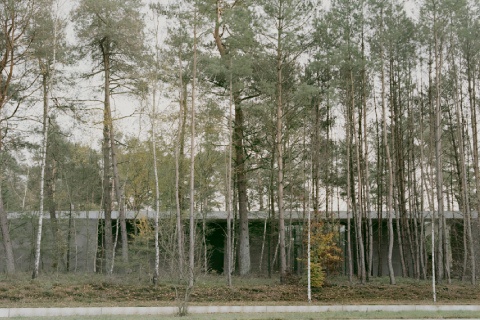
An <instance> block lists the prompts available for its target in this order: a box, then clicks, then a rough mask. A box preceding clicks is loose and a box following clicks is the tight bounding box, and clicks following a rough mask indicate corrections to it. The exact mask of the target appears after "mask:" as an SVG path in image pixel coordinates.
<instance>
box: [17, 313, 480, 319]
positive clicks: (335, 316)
mask: <svg viewBox="0 0 480 320" xmlns="http://www.w3.org/2000/svg"><path fill="white" fill-rule="evenodd" d="M159 318H160V319H162V320H180V319H181V320H316V319H452V318H456V319H478V318H479V314H478V313H475V312H467V311H463V312H418V311H417V312H325V313H288V314H286V313H269V314H265V313H252V314H239V313H231V314H199V315H187V316H184V317H179V316H163V315H162V316H158V315H157V316H102V317H78V316H73V317H68V320H143V319H145V320H153V319H159ZM19 319H20V318H19ZM21 319H23V320H33V319H43V320H44V319H45V318H21ZM50 319H64V318H60V317H58V318H56V317H55V318H50Z"/></svg>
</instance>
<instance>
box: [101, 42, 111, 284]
mask: <svg viewBox="0 0 480 320" xmlns="http://www.w3.org/2000/svg"><path fill="white" fill-rule="evenodd" d="M100 49H101V51H102V55H103V67H104V76H105V79H104V94H105V96H104V109H103V146H102V151H103V210H104V214H105V222H104V239H105V242H104V243H105V246H104V249H105V252H104V256H105V262H106V263H105V270H106V272H107V273H108V274H110V273H111V272H110V270H111V266H112V264H113V234H112V199H111V181H110V180H111V175H110V169H111V168H110V166H111V164H110V137H111V134H110V130H111V124H110V122H111V115H110V57H109V50H108V49H109V45H108V39H106V40H104V42H102V43H101V44H100Z"/></svg>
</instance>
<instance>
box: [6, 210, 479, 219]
mask: <svg viewBox="0 0 480 320" xmlns="http://www.w3.org/2000/svg"><path fill="white" fill-rule="evenodd" d="M174 214H175V213H173V212H160V215H159V217H160V218H165V217H171V216H172V215H174ZM392 214H393V218H396V217H397V216H396V213H395V212H393V213H392ZM433 214H435V217H436V218H437V217H438V213H437V212H433V213H432V211H423V212H422V213H421V215H423V217H424V218H425V219H426V220H430V219H431V218H432V215H433ZM444 215H445V218H446V219H462V218H463V213H462V212H460V211H446V212H445V213H444ZM471 215H472V218H473V219H476V218H478V214H477V212H476V211H472V213H471ZM26 216H31V217H36V216H38V212H9V213H8V218H9V219H15V218H20V217H26ZM70 216H71V217H72V218H80V219H103V218H104V213H103V211H71V212H70V211H58V212H57V217H58V218H61V219H68V218H69V217H70ZM118 216H119V212H118V211H112V219H117V218H118ZM268 216H269V212H268V211H250V212H249V213H248V218H249V220H265V219H268ZM408 216H409V217H411V218H413V217H414V215H413V214H412V215H408ZM126 217H127V219H136V218H137V219H139V218H143V217H146V218H151V219H153V218H154V217H155V211H153V210H152V211H149V210H141V211H138V212H136V211H127V212H126ZM306 217H307V213H305V212H302V211H285V218H286V219H290V218H291V219H294V220H304V219H306ZM311 217H312V218H314V217H315V214H314V213H313V212H311ZM318 217H319V218H320V219H340V220H346V219H348V214H347V211H334V212H329V214H328V215H327V214H326V213H325V212H319V213H318ZM350 217H352V214H351V213H350ZM366 217H371V218H372V219H378V212H377V211H371V212H368V213H367V214H366ZM381 217H382V218H383V219H385V218H388V212H382V213H381ZM43 218H44V219H49V218H50V217H49V213H45V214H44V216H43ZM196 218H197V219H202V218H205V219H208V220H226V219H227V212H226V211H210V212H203V213H202V212H197V213H196ZM418 218H420V215H419V216H418Z"/></svg>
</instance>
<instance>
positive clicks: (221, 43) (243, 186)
mask: <svg viewBox="0 0 480 320" xmlns="http://www.w3.org/2000/svg"><path fill="white" fill-rule="evenodd" d="M248 4H249V2H248V1H245V2H237V1H233V2H231V1H219V0H218V1H215V4H214V6H212V7H210V8H209V9H213V10H212V12H214V13H215V15H214V16H212V17H211V19H212V20H213V23H214V27H213V37H214V40H215V45H216V49H217V51H218V53H219V54H220V59H215V58H214V59H212V60H213V61H211V64H210V66H211V67H210V68H209V69H208V70H206V71H207V73H208V74H210V79H211V81H212V82H213V83H214V84H215V85H217V86H218V87H220V88H224V89H225V90H228V89H229V87H230V81H229V80H228V79H230V77H231V79H232V86H231V87H232V103H233V106H234V110H235V112H234V113H235V115H234V121H233V140H232V142H233V148H234V150H235V161H234V163H235V164H234V165H235V169H234V184H235V189H236V192H237V194H238V196H237V201H238V215H239V228H238V247H237V263H238V273H239V274H240V275H246V274H248V273H249V272H250V269H251V261H250V235H249V229H248V207H247V167H246V164H247V157H246V154H245V145H244V144H245V125H246V124H245V116H244V108H243V104H244V103H245V102H246V101H248V100H251V99H253V98H255V97H257V96H258V93H257V92H256V90H255V88H254V87H253V86H252V72H253V69H252V63H253V61H252V58H253V52H252V48H255V44H256V41H255V39H254V34H253V32H252V28H251V25H252V23H253V20H252V14H251V12H250V11H249V10H248ZM207 7H208V5H207ZM205 11H206V10H205ZM207 12H209V11H207ZM227 28H228V29H229V32H228V33H226V32H224V30H226V29H227ZM219 67H220V68H219Z"/></svg>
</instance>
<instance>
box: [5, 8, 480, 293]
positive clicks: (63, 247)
mask: <svg viewBox="0 0 480 320" xmlns="http://www.w3.org/2000/svg"><path fill="white" fill-rule="evenodd" d="M479 14H480V5H479V3H478V2H477V1H470V0H455V1H453V0H421V1H402V0H392V1H383V0H360V1H358V0H330V1H321V0H257V1H251V0H182V1H170V2H169V1H147V0H144V1H142V0H78V1H70V0H35V1H34V0H15V1H11V0H1V1H0V33H1V36H0V71H1V77H0V155H1V161H0V188H1V190H0V191H1V192H0V228H1V239H2V240H1V241H2V245H3V247H2V253H3V258H2V260H3V261H1V262H0V265H1V266H2V270H3V271H4V272H5V273H7V274H14V273H16V272H18V270H19V269H22V270H24V269H25V267H24V266H23V267H22V268H20V266H19V265H18V263H17V262H18V259H19V258H18V254H17V257H16V253H17V251H16V250H18V246H19V245H20V244H19V243H18V241H19V240H18V239H20V237H21V236H23V234H21V233H19V232H18V230H19V229H18V227H17V226H18V224H19V223H20V222H21V221H27V220H28V221H30V222H29V223H31V226H32V228H31V229H30V230H29V232H30V233H32V235H31V236H29V239H31V240H29V241H27V242H28V250H27V251H28V254H29V256H30V257H31V259H30V260H28V261H31V265H29V266H27V269H28V271H29V272H32V277H33V278H36V277H37V276H38V275H39V273H40V272H42V270H45V272H46V271H47V269H48V270H50V269H51V268H50V267H48V268H47V267H46V266H45V264H44V263H43V262H42V261H43V260H42V258H41V257H42V254H43V251H44V250H49V251H50V252H53V253H52V254H51V257H50V260H51V266H52V268H53V269H55V270H57V271H61V272H71V271H72V268H71V261H70V260H71V259H70V250H73V249H72V248H73V247H74V246H72V241H73V240H72V239H71V237H72V234H71V230H72V226H71V220H69V221H66V219H64V218H62V217H63V216H62V215H61V212H70V219H71V218H72V212H73V213H75V212H76V211H87V212H88V211H92V212H93V211H95V212H100V213H101V215H102V217H101V219H98V224H97V229H96V231H95V232H96V234H99V239H98V241H97V242H98V248H97V249H96V256H95V259H96V260H95V261H96V264H97V265H96V269H95V271H96V272H99V273H105V274H112V273H122V272H127V270H132V269H135V268H140V266H141V267H142V268H144V270H147V271H145V272H148V273H151V278H152V279H153V282H154V283H156V282H157V281H158V279H159V277H161V276H164V275H165V273H167V274H170V275H171V274H172V273H175V274H176V275H177V276H178V277H180V278H181V279H188V283H189V285H190V286H193V282H194V279H195V274H196V273H198V272H200V271H199V270H201V271H202V272H208V271H209V266H208V259H207V247H208V245H207V243H206V240H205V239H206V234H207V233H208V226H209V224H207V222H208V219H209V215H211V214H212V213H214V212H224V213H225V218H224V220H225V221H224V226H225V227H224V229H222V230H223V231H222V232H223V233H224V235H225V244H224V249H225V258H224V261H225V264H224V271H223V273H224V275H225V277H226V281H227V283H228V284H230V285H231V276H232V274H238V275H242V276H243V275H248V274H252V273H257V272H258V270H253V268H252V263H253V262H252V260H253V259H256V258H253V257H252V254H251V247H252V243H251V234H250V232H249V228H251V223H250V224H249V219H252V216H251V214H252V212H263V213H264V217H265V229H264V230H263V233H262V234H263V244H262V257H261V258H263V252H264V247H263V245H264V244H265V243H266V240H265V239H266V238H268V239H269V241H268V252H269V255H268V256H267V258H266V259H268V261H269V262H268V266H269V270H268V274H269V275H270V276H271V275H272V271H274V272H277V274H278V275H279V277H280V281H281V282H282V283H284V282H287V281H288V279H289V277H290V276H291V274H292V272H293V263H294V261H293V260H294V259H290V258H289V257H290V254H289V252H290V251H291V250H292V247H291V246H292V241H291V240H290V239H291V238H292V234H291V232H292V230H293V229H294V228H293V225H292V223H294V222H292V212H295V213H296V215H297V217H298V219H297V220H296V222H295V223H297V224H299V225H301V229H302V230H303V231H302V232H304V234H305V236H304V238H305V239H304V243H303V244H302V249H301V250H302V253H303V254H304V255H305V256H306V255H307V253H313V254H314V256H311V257H310V255H309V259H308V260H309V261H310V260H311V261H312V263H313V266H317V268H320V269H321V271H320V272H321V273H325V272H326V273H327V274H328V273H329V272H333V271H332V270H333V269H335V268H332V270H327V269H329V268H327V267H328V266H329V265H330V264H333V262H332V261H337V264H338V260H339V259H338V257H337V254H338V255H341V256H342V259H343V260H344V262H342V263H341V264H343V265H344V267H343V268H342V271H341V272H342V273H343V274H345V275H347V276H348V278H349V279H350V281H352V279H354V278H356V279H358V280H359V281H360V282H361V283H364V282H367V281H369V279H370V278H372V277H376V276H381V275H382V271H381V264H382V261H383V262H386V264H385V265H386V266H387V269H388V270H384V274H388V276H389V281H390V283H391V284H395V283H396V277H397V276H402V277H411V278H415V279H427V278H431V277H436V280H437V281H447V282H450V281H451V279H452V278H459V279H461V280H462V281H469V282H471V283H472V284H475V283H476V270H478V267H477V266H478V259H476V252H479V250H480V239H479V238H478V236H477V235H478V228H479V227H480V224H479V221H478V215H477V213H478V212H480V169H479V153H478V147H479V146H478V144H479V143H478V129H477V125H478V119H477V115H476V112H477V110H478V109H477V99H476V96H477V89H478V85H479V81H478V79H477V76H479V77H480V73H479V69H480V68H479V67H477V64H480V60H479V54H480V25H479V23H480V22H479V21H480V19H479ZM479 91H480V90H479ZM145 210H148V211H151V212H153V213H154V214H153V216H152V218H148V219H146V218H141V215H140V212H141V211H145ZM340 212H343V213H345V218H342V219H340ZM112 213H115V214H118V216H117V215H115V214H113V215H112ZM132 213H133V214H134V217H135V219H133V220H134V221H133V222H132V219H131V218H129V215H131V214H132ZM452 214H453V217H454V218H451V216H452ZM22 219H23V220H22ZM18 221H20V222H18ZM44 222H45V224H44ZM311 223H312V224H311ZM132 224H133V226H132ZM267 225H268V228H267ZM262 226H263V225H262ZM262 228H263V227H262ZM339 230H341V232H337V231H339ZM307 233H308V236H307ZM339 235H342V236H339ZM311 236H312V237H313V238H312V239H314V240H315V239H316V240H315V241H316V242H315V241H313V242H311V241H310V240H309V241H308V243H307V238H308V239H310V237H311ZM454 237H455V240H453V238H454ZM319 239H320V240H319ZM87 241H88V240H87ZM46 242H48V243H46ZM22 243H23V244H22V245H25V243H26V242H25V241H23V242H22ZM311 246H313V247H311ZM339 248H340V249H339ZM337 249H339V250H340V251H342V253H338V252H337ZM454 249H455V250H456V251H454ZM265 250H267V249H265ZM117 255H118V257H117ZM394 255H396V256H398V259H397V260H398V263H399V265H400V270H401V272H400V273H398V272H395V271H394V262H393V261H392V260H393V259H396V258H394ZM374 256H375V258H374ZM272 259H273V261H272ZM302 259H304V258H302ZM342 259H340V260H342ZM140 260H141V261H142V263H139V261H140ZM99 261H101V263H99ZM49 264H50V263H49ZM376 264H378V267H375V266H374V265H376ZM49 268H50V269H49ZM337 269H338V268H337ZM264 272H266V271H265V270H264ZM299 272H300V271H299ZM302 272H303V271H302ZM317 276H318V275H317ZM323 276H325V274H323V275H322V276H321V277H323Z"/></svg>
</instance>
